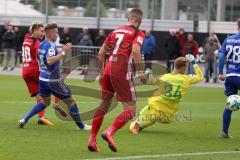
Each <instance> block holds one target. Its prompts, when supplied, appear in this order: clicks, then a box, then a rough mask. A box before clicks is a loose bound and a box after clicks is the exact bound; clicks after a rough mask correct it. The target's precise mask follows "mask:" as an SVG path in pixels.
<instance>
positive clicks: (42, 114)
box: [37, 98, 45, 117]
mask: <svg viewBox="0 0 240 160" xmlns="http://www.w3.org/2000/svg"><path fill="white" fill-rule="evenodd" d="M41 101H42V99H41V98H37V103H39V102H41ZM44 116H45V110H43V111H41V112H39V113H38V117H44Z"/></svg>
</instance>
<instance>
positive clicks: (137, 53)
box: [132, 44, 147, 83]
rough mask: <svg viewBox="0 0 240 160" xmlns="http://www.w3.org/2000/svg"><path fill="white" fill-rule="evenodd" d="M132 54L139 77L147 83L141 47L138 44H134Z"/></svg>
mask: <svg viewBox="0 0 240 160" xmlns="http://www.w3.org/2000/svg"><path fill="white" fill-rule="evenodd" d="M132 55H133V60H134V63H135V67H136V72H137V77H139V78H140V79H141V82H142V83H146V81H147V78H146V76H145V75H144V73H143V64H142V56H141V47H140V46H139V45H138V44H133V45H132Z"/></svg>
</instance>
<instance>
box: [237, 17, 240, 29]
mask: <svg viewBox="0 0 240 160" xmlns="http://www.w3.org/2000/svg"><path fill="white" fill-rule="evenodd" d="M237 25H238V27H239V28H240V18H238V20H237Z"/></svg>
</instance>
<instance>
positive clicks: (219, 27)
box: [0, 15, 237, 34]
mask: <svg viewBox="0 0 240 160" xmlns="http://www.w3.org/2000/svg"><path fill="white" fill-rule="evenodd" d="M6 20H10V21H11V22H12V24H13V25H20V26H29V25H31V24H32V23H33V22H34V21H41V22H44V21H45V17H43V16H38V17H30V16H29V17H17V16H1V15H0V24H3V23H4V21H6ZM49 22H56V23H58V24H59V26H60V27H65V26H67V27H71V28H82V27H84V26H88V27H89V28H97V19H96V18H94V17H60V16H50V17H49ZM151 24H152V22H151V20H150V19H144V20H143V22H142V25H141V29H151ZM121 25H127V19H125V18H101V20H100V28H104V29H114V28H117V27H118V26H121ZM172 28H184V29H185V30H186V31H187V32H192V31H193V22H192V21H178V20H155V21H154V30H155V31H168V30H169V29H172ZM211 31H214V32H216V33H227V34H233V33H236V32H237V27H236V22H211ZM199 32H202V33H205V32H207V22H206V21H200V22H199Z"/></svg>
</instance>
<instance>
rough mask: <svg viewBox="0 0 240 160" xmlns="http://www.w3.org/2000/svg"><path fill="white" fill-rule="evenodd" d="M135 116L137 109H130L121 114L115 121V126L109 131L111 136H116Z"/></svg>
mask: <svg viewBox="0 0 240 160" xmlns="http://www.w3.org/2000/svg"><path fill="white" fill-rule="evenodd" d="M134 115H135V109H132V108H129V109H126V110H125V111H123V112H122V113H120V114H119V115H118V116H117V118H116V119H115V120H114V122H113V124H112V125H111V126H110V127H109V128H108V129H107V131H108V132H109V133H110V134H112V135H113V134H114V133H115V132H116V131H117V130H119V129H120V128H122V127H123V126H124V125H125V124H126V123H128V121H130V120H131V119H132V118H133V117H134Z"/></svg>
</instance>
